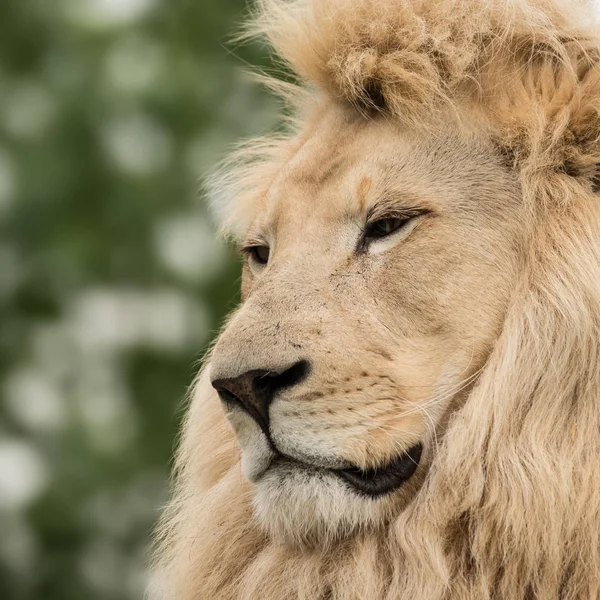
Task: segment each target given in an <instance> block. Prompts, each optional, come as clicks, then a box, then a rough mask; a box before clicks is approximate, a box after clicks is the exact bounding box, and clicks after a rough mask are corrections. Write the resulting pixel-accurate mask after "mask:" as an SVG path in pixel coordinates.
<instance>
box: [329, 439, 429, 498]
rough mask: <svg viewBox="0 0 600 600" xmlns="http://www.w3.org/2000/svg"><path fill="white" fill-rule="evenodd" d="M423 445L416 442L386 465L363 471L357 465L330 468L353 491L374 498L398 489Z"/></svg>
mask: <svg viewBox="0 0 600 600" xmlns="http://www.w3.org/2000/svg"><path fill="white" fill-rule="evenodd" d="M422 453H423V445H422V444H417V445H415V446H413V447H412V448H410V449H409V450H408V451H406V452H405V453H404V454H401V455H400V456H398V457H397V458H395V459H394V460H392V461H391V462H389V463H388V464H387V465H384V466H382V467H376V468H374V469H368V470H365V471H363V470H362V469H359V468H357V467H353V468H351V469H339V470H332V472H333V473H335V474H336V475H338V476H339V477H341V478H342V479H343V480H344V481H346V483H348V484H349V485H350V486H351V487H352V488H353V490H354V491H356V492H358V493H359V494H363V495H365V496H370V497H372V498H375V497H377V496H382V495H383V494H387V493H389V492H392V491H394V490H396V489H398V488H399V487H400V486H401V485H402V484H403V483H404V482H406V481H408V479H410V478H411V477H412V476H413V475H414V473H415V471H416V470H417V467H418V466H419V461H420V460H421V454H422Z"/></svg>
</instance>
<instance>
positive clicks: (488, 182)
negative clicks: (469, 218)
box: [253, 106, 503, 229]
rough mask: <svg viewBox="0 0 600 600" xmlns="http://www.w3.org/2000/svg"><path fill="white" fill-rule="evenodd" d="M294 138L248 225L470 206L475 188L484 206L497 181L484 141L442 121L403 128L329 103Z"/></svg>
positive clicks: (292, 225) (496, 169)
mask: <svg viewBox="0 0 600 600" xmlns="http://www.w3.org/2000/svg"><path fill="white" fill-rule="evenodd" d="M295 142H296V147H295V148H294V151H293V153H291V155H290V156H289V157H288V159H287V161H286V162H285V163H284V164H283V165H282V166H281V167H280V168H279V170H278V172H277V174H276V175H275V177H274V179H273V181H272V182H271V183H270V185H269V188H268V191H267V193H266V194H265V195H264V196H263V197H262V198H261V201H260V202H259V203H257V204H258V205H257V206H256V210H255V215H256V218H255V220H254V224H253V225H254V227H253V228H254V229H264V228H266V227H268V228H270V229H280V227H281V226H282V223H284V222H285V224H287V226H288V227H289V228H292V229H297V228H298V227H305V226H306V224H307V223H308V222H310V221H319V222H320V223H327V222H328V221H332V220H340V219H341V218H348V219H352V218H355V217H357V216H360V215H364V214H365V213H366V212H367V210H369V208H370V207H372V206H373V205H374V204H376V203H377V202H380V201H383V200H385V201H390V200H392V201H393V202H395V203H397V204H398V205H399V207H400V208H402V207H405V208H407V207H409V208H411V207H414V206H425V207H429V208H450V207H452V208H455V209H460V208H461V207H462V208H467V209H468V210H470V211H472V210H473V206H472V205H469V202H470V200H472V198H473V190H478V194H477V195H478V196H479V198H480V200H479V206H481V207H483V208H485V209H486V210H489V209H490V207H489V206H487V204H489V202H490V199H491V198H492V197H493V196H494V194H493V189H494V186H497V185H499V183H500V182H501V180H502V179H503V173H502V168H501V167H500V166H499V163H498V160H494V159H495V157H494V156H493V153H492V151H491V149H490V147H489V144H486V143H485V142H484V141H483V140H482V139H480V137H478V136H477V135H476V134H475V133H473V132H465V131H464V130H459V129H458V128H457V127H454V126H451V125H449V124H448V123H446V124H443V125H440V126H437V127H435V126H433V127H432V126H430V127H428V128H424V129H423V130H420V131H407V130H402V129H400V128H399V126H398V125H396V124H395V123H394V122H392V121H389V120H388V119H386V118H385V117H384V116H378V117H376V118H372V119H367V118H365V117H363V116H362V115H359V114H357V113H356V112H353V111H351V110H348V109H345V108H342V107H336V106H332V107H330V108H329V109H328V110H325V111H323V112H322V113H321V114H320V115H319V116H318V118H316V119H314V120H313V121H312V122H310V123H309V125H308V127H307V128H306V129H305V130H304V131H303V132H302V133H301V134H300V135H299V136H298V138H297V139H296V140H295Z"/></svg>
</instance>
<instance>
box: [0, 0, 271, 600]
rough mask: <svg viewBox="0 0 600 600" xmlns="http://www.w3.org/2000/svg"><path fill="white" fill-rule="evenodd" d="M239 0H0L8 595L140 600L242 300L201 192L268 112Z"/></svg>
mask: <svg viewBox="0 0 600 600" xmlns="http://www.w3.org/2000/svg"><path fill="white" fill-rule="evenodd" d="M245 11H246V9H245V6H244V0H2V1H1V2H0V598H1V599H3V600H4V599H6V600H28V599H35V600H71V599H73V600H82V599H84V598H85V599H86V600H95V599H103V600H104V599H107V600H108V599H133V598H140V597H141V596H142V591H143V589H144V586H145V583H146V573H145V569H146V561H147V558H148V539H149V533H150V531H151V529H152V526H153V524H154V523H155V521H156V518H157V516H158V513H159V507H160V506H161V505H162V504H163V503H164V502H165V500H166V497H167V483H166V482H167V477H168V471H169V465H170V459H171V455H172V449H173V445H174V439H175V434H176V430H177V427H178V422H179V419H180V418H181V410H180V406H181V403H182V399H183V397H184V395H185V393H186V389H187V386H188V385H189V384H190V382H191V381H192V378H193V376H194V374H195V371H196V369H197V362H198V359H199V358H200V357H201V356H202V353H203V351H204V350H205V349H206V346H207V343H208V342H209V341H210V339H211V337H212V336H213V335H214V332H215V330H216V329H217V328H218V327H219V323H220V322H221V320H222V319H223V317H224V315H225V314H226V313H227V312H228V311H230V310H231V308H232V307H233V306H235V303H236V302H237V279H238V276H239V265H238V263H237V260H236V258H235V256H234V254H233V252H232V250H231V249H230V248H227V247H225V246H223V245H221V244H220V243H219V242H218V241H217V240H216V236H215V234H214V227H213V226H212V224H211V222H210V220H209V218H208V215H207V211H206V207H205V202H204V201H203V199H202V194H201V193H199V191H198V190H199V189H200V179H201V177H202V175H203V174H204V173H206V171H207V170H208V169H209V168H210V167H211V166H212V165H214V164H215V162H216V161H217V160H218V158H219V157H221V156H222V155H223V154H224V152H225V151H226V149H227V148H228V147H229V146H230V145H231V143H233V142H234V141H235V140H237V139H239V138H241V137H248V136H250V135H254V134H257V133H261V132H264V131H266V130H268V129H271V128H272V126H273V125H274V119H275V114H276V110H275V104H274V101H273V100H271V99H269V98H268V97H267V96H266V95H264V94H263V92H262V91H261V90H260V89H259V88H258V87H257V86H256V85H255V84H254V83H252V81H251V79H250V77H248V76H247V75H246V74H244V72H243V68H244V65H245V62H246V61H247V62H250V63H253V64H264V63H265V61H266V60H267V58H266V53H265V51H264V49H263V48H261V47H259V46H258V45H255V46H247V47H244V48H239V49H238V48H234V49H232V48H231V47H230V46H229V45H228V44H227V40H228V36H229V35H230V34H231V33H232V32H233V31H235V29H236V28H237V26H238V25H239V23H240V22H241V20H242V19H243V17H244V15H245Z"/></svg>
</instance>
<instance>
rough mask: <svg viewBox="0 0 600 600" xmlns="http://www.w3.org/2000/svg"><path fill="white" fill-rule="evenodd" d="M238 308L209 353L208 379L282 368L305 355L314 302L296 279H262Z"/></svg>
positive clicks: (312, 297)
mask: <svg viewBox="0 0 600 600" xmlns="http://www.w3.org/2000/svg"><path fill="white" fill-rule="evenodd" d="M261 288H262V289H258V290H256V294H252V296H251V297H250V298H248V300H247V301H246V302H245V303H244V304H243V305H242V306H241V307H240V309H239V310H238V313H237V314H236V315H235V316H234V318H233V319H232V320H231V321H230V323H229V325H228V326H227V328H226V329H225V331H224V332H223V333H222V334H221V337H220V338H219V340H218V342H217V344H216V346H215V348H214V350H213V353H212V367H211V369H212V373H211V377H212V378H213V379H225V378H231V377H237V376H238V375H239V374H241V373H245V372H247V371H260V370H262V371H272V372H282V371H284V370H285V369H287V368H288V367H289V365H292V364H295V363H297V362H299V361H302V360H309V361H310V358H311V356H310V355H311V349H310V348H309V347H308V346H309V344H308V339H309V337H310V335H309V333H310V328H311V326H312V324H313V323H314V315H315V314H316V310H317V308H318V307H317V306H316V305H315V302H314V299H315V298H316V297H317V296H318V294H315V295H312V294H310V292H309V291H308V290H302V289H301V286H298V284H297V282H295V283H292V282H289V285H288V283H286V282H281V281H279V282H274V281H271V282H266V281H265V283H264V286H261Z"/></svg>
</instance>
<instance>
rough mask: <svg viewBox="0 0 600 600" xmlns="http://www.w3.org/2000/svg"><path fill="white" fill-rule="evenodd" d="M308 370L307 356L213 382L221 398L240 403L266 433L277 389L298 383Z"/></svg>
mask: <svg viewBox="0 0 600 600" xmlns="http://www.w3.org/2000/svg"><path fill="white" fill-rule="evenodd" d="M309 370H310V367H309V363H308V361H307V360H300V361H298V362H297V363H295V364H294V365H292V366H291V367H289V368H287V369H284V370H280V371H273V370H266V369H255V370H253V371H247V372H246V373H243V374H242V375H238V376H237V377H232V378H231V379H217V380H216V381H213V382H212V385H213V387H214V388H215V389H216V390H217V392H218V393H219V396H220V398H221V400H223V401H224V402H235V403H237V404H238V405H240V406H241V407H242V408H243V409H244V410H245V411H246V412H247V413H248V414H249V415H250V416H251V417H252V418H253V419H254V420H255V421H256V422H257V423H258V424H259V425H260V427H261V429H262V430H263V431H264V432H265V434H266V435H267V436H268V435H269V406H270V405H271V402H272V401H273V398H274V397H275V395H276V394H277V392H279V391H281V390H283V389H284V388H290V387H292V386H294V385H297V384H299V383H300V382H301V381H302V380H303V379H305V378H306V376H307V375H308V372H309Z"/></svg>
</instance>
